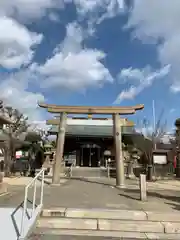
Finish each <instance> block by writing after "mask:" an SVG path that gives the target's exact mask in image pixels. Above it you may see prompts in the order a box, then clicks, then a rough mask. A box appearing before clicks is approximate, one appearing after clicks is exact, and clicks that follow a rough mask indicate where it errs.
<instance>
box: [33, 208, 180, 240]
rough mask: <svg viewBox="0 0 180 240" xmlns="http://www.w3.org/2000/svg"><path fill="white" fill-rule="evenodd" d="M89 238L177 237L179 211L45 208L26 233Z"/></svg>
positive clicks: (44, 236) (54, 239) (55, 236)
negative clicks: (33, 227)
mask: <svg viewBox="0 0 180 240" xmlns="http://www.w3.org/2000/svg"><path fill="white" fill-rule="evenodd" d="M34 236H36V237H37V236H38V237H39V238H35V237H34ZM33 237H34V238H33ZM92 238H93V239H94V240H101V239H104V240H105V239H106V240H110V239H111V240H112V239H114V240H116V239H129V240H130V239H161V240H162V239H163V240H165V239H169V240H176V239H178V240H179V239H180V215H179V214H178V213H177V212H172V213H163V212H161V213H157V212H156V213H155V212H154V213H153V212H144V211H132V210H116V209H76V208H58V209H51V210H49V209H47V210H46V209H45V210H43V212H42V215H41V218H40V219H39V220H38V222H37V226H36V229H35V230H34V233H33V234H32V235H31V237H30V239H32V240H33V239H43V240H46V239H52V240H56V239H64V240H66V239H67V240H71V239H74V240H76V239H77V240H80V239H84V240H86V239H87V240H90V239H92Z"/></svg>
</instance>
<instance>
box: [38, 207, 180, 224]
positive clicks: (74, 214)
mask: <svg viewBox="0 0 180 240" xmlns="http://www.w3.org/2000/svg"><path fill="white" fill-rule="evenodd" d="M41 216H42V217H69V218H90V219H118V220H132V221H145V220H148V221H158V222H177V223H180V216H179V212H149V211H140V210H139V211H138V210H125V209H107V208H106V209H103V208H91V209H89V208H63V207H59V208H54V209H44V210H43V211H42V214H41Z"/></svg>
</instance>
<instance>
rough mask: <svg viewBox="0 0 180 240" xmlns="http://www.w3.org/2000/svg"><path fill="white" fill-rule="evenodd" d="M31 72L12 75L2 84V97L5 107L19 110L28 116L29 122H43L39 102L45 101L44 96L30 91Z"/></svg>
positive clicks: (0, 85)
mask: <svg viewBox="0 0 180 240" xmlns="http://www.w3.org/2000/svg"><path fill="white" fill-rule="evenodd" d="M29 74H30V73H29V72H23V71H22V72H18V73H15V74H10V75H8V76H6V77H4V78H3V76H1V82H0V96H1V99H2V100H3V102H4V104H5V105H8V106H12V107H13V108H16V109H18V110H19V111H21V112H22V113H23V114H25V115H27V116H28V118H29V121H30V122H32V121H34V120H42V116H41V112H39V107H38V105H37V101H44V96H43V95H42V94H41V93H39V92H31V91H29V90H28V84H29V83H28V81H27V79H29V78H30V76H29Z"/></svg>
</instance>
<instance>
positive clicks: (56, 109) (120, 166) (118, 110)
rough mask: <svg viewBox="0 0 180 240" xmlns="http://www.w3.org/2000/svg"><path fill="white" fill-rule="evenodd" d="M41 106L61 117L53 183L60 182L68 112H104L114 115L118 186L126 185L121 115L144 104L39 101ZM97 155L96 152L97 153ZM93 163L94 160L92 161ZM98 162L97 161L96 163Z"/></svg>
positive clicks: (134, 110) (142, 106)
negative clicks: (50, 102) (68, 103)
mask: <svg viewBox="0 0 180 240" xmlns="http://www.w3.org/2000/svg"><path fill="white" fill-rule="evenodd" d="M39 107H41V108H45V109H47V110H48V112H50V113H56V114H57V113H59V114H60V118H59V120H58V121H59V122H58V125H59V126H58V135H57V146H56V159H55V163H54V171H53V178H52V183H53V184H60V172H61V167H62V158H63V154H64V142H65V134H66V119H67V114H89V115H92V114H98V115H99V114H103V115H112V117H113V135H114V149H115V162H116V186H117V187H124V181H125V176H124V159H123V156H122V134H121V133H122V129H121V128H122V125H121V124H120V117H119V115H131V114H134V113H135V112H136V111H138V110H142V109H143V108H144V105H143V104H140V105H136V106H130V107H126V106H123V107H112V106H110V107H105V106H101V107H100V106H99V107H98V106H92V107H89V106H58V105H53V104H45V103H39ZM86 155H87V159H86V161H85V162H86V164H88V158H89V159H90V154H88V150H87V153H86ZM95 156H96V154H95ZM92 160H93V164H94V163H95V157H94V158H93V157H92V158H91V161H92ZM91 164H92V162H91ZM96 164H97V163H96Z"/></svg>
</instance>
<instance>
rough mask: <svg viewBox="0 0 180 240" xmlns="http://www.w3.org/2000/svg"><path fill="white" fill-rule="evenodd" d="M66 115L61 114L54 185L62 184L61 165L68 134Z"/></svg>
mask: <svg viewBox="0 0 180 240" xmlns="http://www.w3.org/2000/svg"><path fill="white" fill-rule="evenodd" d="M65 128H66V113H61V115H60V123H59V128H58V135H57V145H56V156H55V162H54V172H53V178H52V184H60V173H61V165H62V158H63V152H64V141H65V134H66V129H65Z"/></svg>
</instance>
